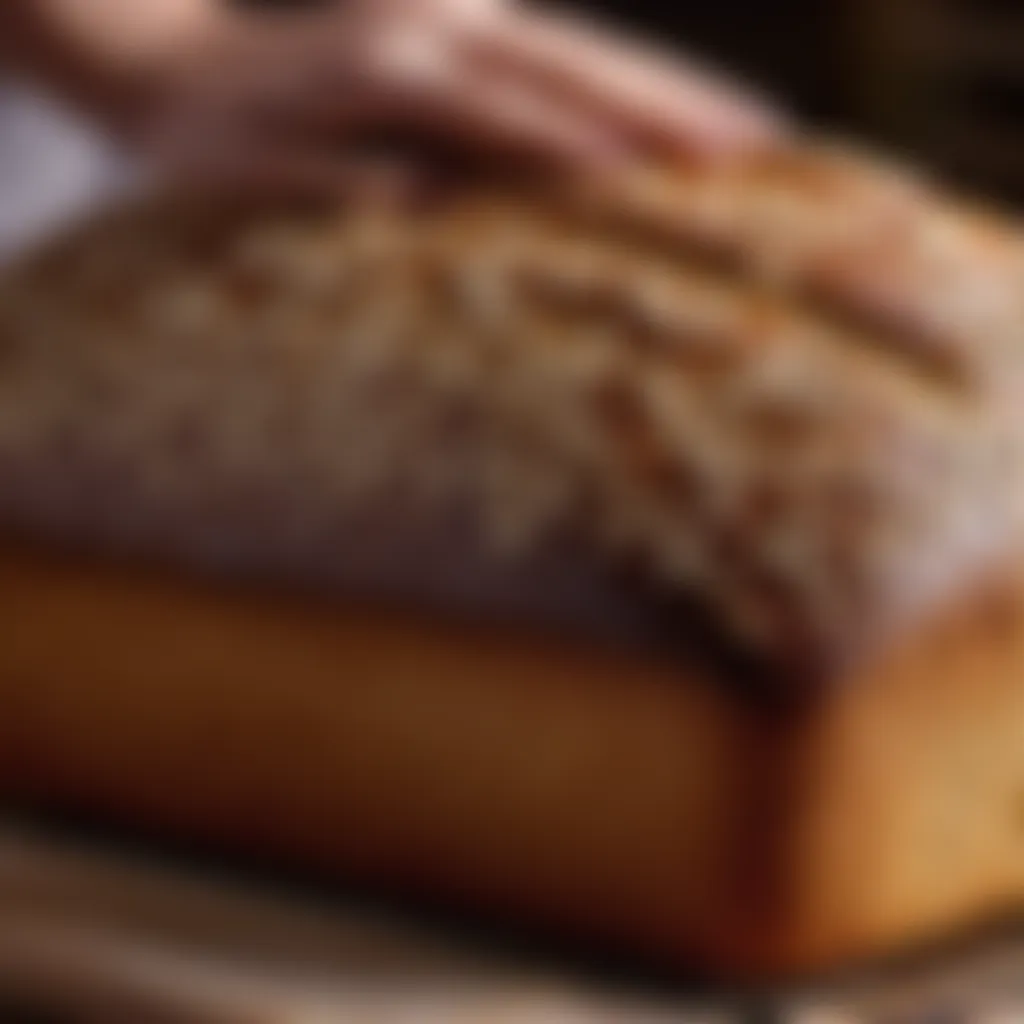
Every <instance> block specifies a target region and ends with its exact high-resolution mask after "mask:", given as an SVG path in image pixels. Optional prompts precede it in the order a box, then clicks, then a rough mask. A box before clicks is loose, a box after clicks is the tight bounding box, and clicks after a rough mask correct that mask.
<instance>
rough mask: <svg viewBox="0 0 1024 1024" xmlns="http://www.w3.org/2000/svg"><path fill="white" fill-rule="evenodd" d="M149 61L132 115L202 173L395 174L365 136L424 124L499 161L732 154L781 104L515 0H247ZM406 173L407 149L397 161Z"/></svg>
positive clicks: (224, 180) (304, 181)
mask: <svg viewBox="0 0 1024 1024" xmlns="http://www.w3.org/2000/svg"><path fill="white" fill-rule="evenodd" d="M197 24H199V25H202V26H203V29H202V31H197V32H195V33H193V34H192V35H186V36H184V37H182V36H180V35H179V37H177V44H176V45H175V46H174V47H171V48H169V51H168V52H167V53H165V54H163V55H162V58H161V59H159V60H155V61H153V62H152V64H151V67H150V73H149V81H148V82H147V83H146V84H145V87H144V88H143V89H142V90H141V91H140V92H139V94H138V95H139V97H141V101H140V102H138V103H137V104H136V105H135V106H134V109H133V110H132V114H131V117H130V118H129V119H128V120H127V121H126V123H125V127H126V130H127V132H128V134H129V135H130V136H131V137H132V138H133V139H134V141H136V142H137V143H138V144H139V145H141V146H143V147H145V148H148V149H151V150H154V151H156V152H157V153H158V154H159V155H160V157H161V158H162V161H163V162H164V164H165V165H169V166H171V167H172V168H173V169H174V170H176V171H177V172H178V173H179V174H184V175H187V176H190V177H192V178H197V179H199V180H201V181H204V182H207V183H209V182H216V183H220V184H230V185H232V186H245V187H253V186H255V187H259V188H266V187H269V188H270V189H273V190H278V189H283V190H300V191H337V190H339V189H341V190H344V189H346V188H350V187H357V188H363V187H364V186H366V185H367V184H370V185H380V184H382V183H385V182H392V181H393V180H394V178H393V177H392V176H388V175H386V174H384V173H382V171H383V170H385V169H383V168H382V166H381V164H380V162H379V159H376V158H375V159H374V160H372V161H367V159H366V158H365V154H363V155H360V154H362V150H361V148H360V143H362V142H365V141H366V140H367V138H379V137H380V136H382V135H383V136H385V137H391V138H399V139H415V140H417V141H419V142H425V143H427V145H428V147H436V148H438V149H441V150H444V151H445V152H450V151H453V150H455V151H458V152H459V153H462V154H466V155H469V156H470V157H473V158H480V157H483V158H484V159H485V160H488V161H491V162H494V163H498V164H500V165H501V166H509V165H513V166H518V165H524V166H526V165H531V166H532V165H537V166H550V167H554V168H590V167H593V166H595V165H598V166H600V165H606V164H610V163H614V162H616V161H619V160H622V159H626V158H634V157H645V156H647V157H655V156H661V157H662V158H670V157H673V156H682V157H687V158H691V159H701V158H703V159H708V158H728V157H731V156H734V155H737V154H742V153H745V152H747V151H749V150H750V149H752V148H757V147H761V146H764V145H769V144H771V143H772V142H773V140H774V139H776V138H777V137H778V136H779V134H780V132H781V130H782V129H781V126H780V122H779V119H778V118H777V117H776V116H775V115H774V114H773V113H771V112H770V111H769V110H768V109H767V108H766V107H764V106H763V105H762V104H761V103H760V102H759V101H758V100H756V99H755V98H753V97H752V96H749V95H746V94H744V93H743V92H742V91H740V90H739V89H737V88H735V87H734V86H732V85H731V84H729V83H727V82H724V81H722V80H720V79H718V78H716V77H714V76H713V75H711V74H710V73H708V72H706V71H701V70H698V69H697V68H696V67H694V66H692V65H689V64H687V63H685V62H680V61H679V60H675V59H671V58H669V57H667V56H664V55H659V54H656V53H655V52H653V51H652V50H650V49H646V48H643V47H640V46H638V45H636V44H632V43H627V42H624V41H622V40H620V39H619V38H618V37H616V36H614V35H612V34H610V33H607V32H605V31H602V30H600V29H598V28H596V27H594V26H591V25H590V24H588V23H584V22H581V21H579V20H574V19H572V18H568V17H563V16H556V15H554V14H550V13H544V12H542V11H537V10H534V9H531V8H526V7H522V6H519V5H518V4H514V3H510V2H502V0H345V2H344V3H342V4H340V5H339V6H338V7H337V8H332V9H330V10H326V11H325V10H320V11H317V12H307V13H304V14H299V13H290V14H287V15H270V14H263V15H234V16H230V17H228V16H225V17H224V18H223V19H221V20H219V21H216V22H215V21H210V20H207V21H203V20H200V21H199V22H198V23H197ZM387 170H390V171H391V172H393V173H395V174H399V175H401V173H402V172H403V171H405V170H408V167H407V166H406V165H396V166H391V167H390V168H387Z"/></svg>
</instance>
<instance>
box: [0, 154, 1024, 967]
mask: <svg viewBox="0 0 1024 1024" xmlns="http://www.w3.org/2000/svg"><path fill="white" fill-rule="evenodd" d="M1022 286H1024V241H1022V236H1021V235H1020V234H1018V233H1017V232H1016V230H1015V228H1014V227H1013V226H1012V225H1010V224H1009V223H1008V221H1007V219H1006V218H1004V217H1002V216H999V215H996V214H993V213H990V212H987V211H984V210H979V209H976V208H974V207H970V206H968V205H967V204H965V203H962V202H959V201H958V200H954V199H953V198H951V197H949V196H947V195H945V194H944V193H942V192H941V191H940V190H937V189H936V188H935V187H933V186H931V185H930V184H928V183H926V182H924V181H922V180H920V179H918V178H916V177H914V176H913V175H910V174H908V173H907V172H905V171H903V170H900V169H894V168H891V167H889V166H885V165H883V164H881V163H880V162H878V161H877V160H875V159H874V158H865V157H862V156H858V155H852V154H850V153H848V152H845V151H842V150H839V149H835V148H832V147H826V146H811V145H807V146H805V147H803V148H797V149H794V150H792V151H790V152H786V153H782V154H773V155H770V156H765V157H763V158H758V159H755V160H752V161H750V162H748V163H745V164H743V165H741V166H736V167H730V168H721V167H719V168H708V169H696V168H680V169H672V170H658V171H652V172H650V173H646V174H639V173H638V174H637V175H635V176H633V177H631V178H630V180H628V181H617V182H614V183H608V182H602V183H600V184H597V183H595V184H593V185H592V186H590V187H588V188H586V189H576V190H573V191H572V192H571V193H565V192H562V191H561V190H559V189H557V188H550V189H547V190H543V191H542V190H540V189H532V190H529V189H525V188H522V187H519V188H511V187H505V186H499V185H497V184H491V185H489V186H484V185H479V186H475V187H473V188H468V187H467V188H466V189H465V190H464V191H463V193H462V194H460V195H459V196H458V197H454V198H453V197H449V198H447V199H446V200H445V201H444V202H439V203H437V204H434V205H432V206H430V207H427V208H422V209H418V210H415V211H413V210H395V209H382V208H367V209H362V210H343V211H333V212H325V211H323V210H317V211H311V210H302V211H299V210H269V209H267V208H261V209H258V210H254V209H251V208H250V209H244V208H228V207H226V206H222V207H221V208H219V209H214V208H211V206H210V205H209V204H207V203H204V202H201V201H200V200H198V199H196V198H195V197H193V198H191V199H188V198H182V197H174V196H169V195H165V196H163V197H160V198H157V199H150V200H147V201H146V202H144V203H141V204H135V205H132V206H131V207H129V208H125V209H121V210H117V211H113V212H111V213H108V214H106V215H104V216H101V217H100V218H98V219H97V220H96V221H94V222H93V223H90V224H88V225H86V226H85V227H84V228H82V229H81V230H79V231H77V232H74V233H72V235H71V236H69V237H67V238H65V239H63V240H60V241H58V242H57V243H55V244H52V245H50V246H48V247H46V248H45V249H44V251H42V252H40V253H38V254H36V255H35V256H34V257H33V258H31V259H28V260H26V261H25V262H24V263H23V264H22V265H20V266H18V267H16V268H15V269H14V270H13V271H12V272H11V273H9V274H8V275H7V276H6V278H5V279H4V280H3V282H2V284H0V530H2V536H3V548H2V551H3V554H2V556H0V621H3V623H4V630H3V632H4V636H3V642H2V643H0V701H2V707H3V714H2V715H0V790H2V791H3V792H4V793H5V795H8V796H10V797H12V798H15V799H17V800H19V801H22V802H26V803H29V804H32V805H36V806H42V807H55V808H59V809H70V810H74V811H76V812H79V813H82V812H84V813H88V814H92V815H95V816H100V817H104V818H109V819H112V820H115V821H118V822H122V823H126V824H128V825H131V826H133V827H136V828H146V829H149V830H153V831H156V832H157V833H158V834H166V835H171V836H174V837H176V838H185V839H191V840H194V841H202V842H207V843H215V844H218V845H222V846H224V847H225V848H228V849H232V850H236V851H239V852H240V853H244V854H247V855H249V856H251V857H259V858H264V859H270V860H275V861H283V862H287V863H293V864H296V865H300V866H303V867H305V868H307V869H311V870H316V871H318V872H326V873H334V874H338V875H341V876H342V877H344V878H347V879H352V880H356V881H359V882H365V883H369V884H372V885H374V886H379V887H382V888H384V889H386V890H388V891H394V892H402V893H411V894H415V895H417V896H418V897H426V898H428V899H431V900H440V901H442V902H448V903H453V904H458V905H460V906H467V907H469V908H471V909H472V910H473V911H475V912H477V913H481V914H483V915H485V916H490V917H494V918H499V919H506V920H511V921H513V922H514V923H517V924H525V925H528V926H531V927H534V928H538V929H541V930H546V932H549V933H551V934H557V935H569V936H578V937H580V938H585V939H587V940H588V941H590V942H594V943H597V944H599V945H602V946H606V947H610V948H615V949H621V950H623V951H625V952H627V953H630V954H637V955H641V956H644V957H648V958H650V959H653V960H656V961H658V962H661V963H665V964H670V965H673V964H697V965H700V966H704V967H706V968H709V969H711V970H714V971H718V972H721V973H723V974H725V975H728V976H748V977H749V976H753V975H764V974H773V973H777V972H783V971H800V970H806V969H811V968H816V967H821V966H825V965H829V964H834V963H837V962H840V961H843V960H845V959H848V958H851V957H861V956H868V955H873V954H876V953H879V952H882V951H885V950H888V949H890V948H893V947H895V946H901V945H904V944H907V943H914V942H919V941H924V940H927V939H929V938H932V937H935V936H939V935H942V934H945V933H946V932H947V931H949V930H950V929H954V928H959V927H963V926H966V925H967V924H969V923H971V922H973V921H976V920H981V919H983V918H986V917H988V916H990V915H992V914H1002V913H1008V912H1010V911H1012V910H1013V909H1014V908H1015V904H1016V903H1017V902H1018V901H1020V902H1024V856H1022V854H1024V589H1022V587H1021V583H1022V582H1024V575H1022V573H1021V571H1020V569H1019V566H1021V565H1024V519H1022V512H1024V505H1022V500H1024V401H1022V399H1024V287H1022Z"/></svg>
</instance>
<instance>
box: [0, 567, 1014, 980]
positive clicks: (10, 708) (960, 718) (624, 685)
mask: <svg viewBox="0 0 1024 1024" xmlns="http://www.w3.org/2000/svg"><path fill="white" fill-rule="evenodd" d="M1022 613H1024V603H1022V602H1021V599H1020V595H1019V593H1018V594H1017V595H1015V596H1013V597H1012V598H1007V597H1005V596H1004V597H1002V598H1001V599H1000V602H999V603H998V604H997V603H994V599H989V600H988V601H987V602H981V601H980V600H979V601H974V602H972V603H971V607H970V609H969V610H966V611H960V612H958V613H957V615H956V616H954V617H953V618H952V619H951V620H950V621H947V622H945V623H943V625H942V628H941V629H937V630H936V632H935V633H933V634H932V635H931V636H930V637H929V638H928V640H927V641H926V642H922V643H919V644H915V645H913V646H911V647H908V648H907V649H906V650H905V651H902V652H900V653H899V655H898V656H895V657H894V658H893V659H892V660H890V661H888V662H887V663H886V664H884V665H880V666H878V667H877V668H876V669H875V670H873V671H872V673H870V674H869V675H868V676H865V677H861V678H857V679H855V680H851V683H852V684H853V685H850V686H847V687H844V688H842V689H839V690H833V691H831V692H829V693H828V695H827V696H822V698H821V699H820V700H818V701H815V702H813V703H811V704H807V705H805V706H804V708H803V709H802V710H801V711H800V712H799V713H797V712H795V711H794V710H788V711H786V712H784V713H780V711H779V710H778V709H775V708H770V707H767V706H760V707H757V706H756V705H753V704H752V703H751V702H750V701H749V700H746V699H743V698H742V697H740V696H739V695H738V694H737V693H736V692H732V691H730V690H729V689H728V688H723V687H721V686H720V685H716V684H715V683H714V681H713V680H712V679H710V678H708V676H707V673H706V670H704V669H702V668H700V667H698V666H695V665H693V664H690V665H687V664H686V663H685V662H681V661H680V660H679V659H678V658H676V659H668V660H658V659H648V660H645V659H643V658H639V657H637V656H636V655H635V654H630V655H625V654H621V653H620V654H615V653H612V652H605V653H603V654H601V653H596V652H595V651H594V649H593V648H592V647H589V646H587V645H576V644H573V643H571V642H566V641H557V640H553V639H551V638H540V637H538V636H536V635H531V634H530V633H529V632H528V631H527V632H526V633H523V632H522V631H520V630H511V631H504V630H500V629H499V630H495V631H483V632H481V631H480V630H479V629H466V628H463V627H459V626H454V625H452V624H451V623H448V624H445V623H443V622H437V621H432V620H431V619H430V617H429V616H423V615H420V616H416V615H409V614H405V613H397V614H396V613H394V612H387V611H382V610H378V611H374V610H372V609H367V608H366V607H365V606H363V607H360V606H356V607H346V606H338V605H337V604H336V603H334V602H326V603H325V602H321V601H313V602H309V601H303V600H299V599H296V598H295V597H294V596H281V595H276V596H275V595H273V594H263V595H258V594H253V593H251V592H247V591H240V590H236V589H232V588H227V589H218V588H211V587H208V586H202V585H199V584H196V583H194V582H188V581H182V580H181V579H180V578H175V577H174V576H170V577H168V576H165V575H161V574H159V573H157V574H153V573H147V572H142V571H140V570H137V569H129V568H117V567H111V566H110V565H109V563H98V564H97V563H88V562H86V563H83V562H82V561H81V560H78V559H68V558H62V557H54V556H53V555H45V556H44V555H41V554H39V553H26V552H25V551H24V550H21V551H11V550H6V551H4V552H3V555H2V557H0V614H2V615H3V619H4V622H5V624H6V627H5V643H4V644H3V646H2V647H0V700H2V703H3V706H4V708H5V714H4V716H3V719H2V722H0V788H2V789H3V791H4V793H5V795H6V796H7V797H9V798H17V799H18V800H19V801H21V802H23V803H26V802H27V803H28V804H30V805H33V806H36V807H43V808H50V809H54V810H59V811H64V812H67V811H74V812H76V813H78V814H86V815H91V816H93V817H97V818H99V819H103V820H108V821H115V822H120V823H121V824H122V826H123V825H130V826H131V827H133V828H136V829H143V830H149V831H151V832H154V833H155V834H158V835H165V836H175V837H177V838H178V839H179V840H183V841H192V842H196V843H201V844H207V845H213V846H215V847H220V848H223V849H225V850H229V851H235V852H236V853H241V854H244V855H246V856H247V857H249V858H250V859H253V858H255V859H263V860H264V861H266V862H267V863H270V864H283V865H290V866H292V867H293V868H302V869H305V870H311V871H313V872H314V873H318V874H321V875H323V876H324V877H341V878H344V879H346V880H348V881H350V882H351V881H356V882H360V883H365V884H367V885H369V886H371V887H376V888H379V889H382V890H384V891H387V892H390V893H395V892H404V893H407V894H413V895H415V896H417V897H420V898H426V899H428V900H433V901H436V900H440V901H441V902H445V903H448V904H450V905H455V904H457V905H459V906H460V907H465V908H468V909H470V910H472V911H474V912H476V913H479V914H482V915H483V916H484V917H488V918H490V919H497V920H505V921H509V922H512V923H514V924H516V925H517V926H522V925H524V924H525V925H526V926H527V927H528V928H532V929H534V930H535V932H536V933H538V934H539V933H543V934H546V935H556V936H563V937H566V938H571V939H574V940H576V941H582V942H585V943H588V944H590V945H591V946H593V947H596V948H598V949H606V950H615V951H619V952H622V953H626V954H628V955H630V956H634V957H635V956H638V955H639V956H641V957H642V958H645V959H647V960H648V961H650V962H652V963H657V964H661V965H664V966H666V967H669V968H671V969H676V968H685V969H688V970H690V969H692V968H693V967H694V966H695V965H696V966H699V967H701V968H703V969H704V970H706V971H708V972H710V973H712V974H714V975H717V976H720V977H722V978H725V979H728V980H733V981H734V980H737V979H745V980H757V979H762V980H763V979H765V978H778V977H780V976H785V975H790V976H795V975H798V974H804V973H806V972H811V971H818V970H823V969H826V968H832V967H836V966H841V965H846V964H848V963H849V962H850V961H851V960H857V959H862V958H870V957H875V956H878V955H882V954H885V953H889V952H891V951H892V950H894V949H897V948H903V947H906V946H909V945H916V944H918V943H926V942H930V941H933V940H937V939H939V938H943V937H945V936H946V935H947V934H948V933H949V932H950V931H951V930H956V929H960V928H966V927H968V926H970V925H972V924H974V923H976V922H980V921H983V920H985V919H986V918H987V917H989V916H990V915H992V914H1004V913H1007V912H1009V911H1010V910H1012V909H1013V908H1015V907H1017V906H1019V905H1020V902H1021V900H1022V898H1024V872H1022V869H1021V862H1020V857H1019V849H1020V843H1021V841H1022V840H1021V825H1020V798H1021V779H1022V778H1024V755H1022V754H1021V750H1024V744H1022V743H1021V739H1022V736H1021V731H1022V728H1021V725H1020V723H1021V722H1022V721H1024V693H1022V692H1021V686H1020V683H1019V680H1020V678H1021V669H1022V668H1024V643H1022V641H1021V640H1020V633H1021V630H1020V625H1021V619H1022ZM424 722H429V723H430V728H429V729H428V728H425V727H424Z"/></svg>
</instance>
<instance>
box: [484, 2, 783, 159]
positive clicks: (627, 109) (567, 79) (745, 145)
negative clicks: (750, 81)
mask: <svg viewBox="0 0 1024 1024" xmlns="http://www.w3.org/2000/svg"><path fill="white" fill-rule="evenodd" d="M477 45H478V48H479V52H480V55H481V58H482V59H483V60H484V61H486V62H487V63H488V64H489V65H490V66H491V67H492V68H494V67H499V66H500V67H504V68H506V69H507V70H509V71H510V72H511V73H514V74H517V75H519V76H522V77H525V78H532V79H533V80H535V81H536V82H538V83H542V84H543V86H544V87H545V88H546V89H547V90H548V92H549V94H551V95H552V96H553V97H555V98H557V99H558V100H560V101H561V102H563V103H572V104H574V106H575V108H576V109H577V110H578V111H579V112H580V115H581V116H584V115H586V116H589V117H591V118H594V119H597V120H598V121H599V122H600V123H602V124H604V125H606V126H607V128H608V129H609V130H615V131H617V132H619V133H621V134H623V135H624V136H625V137H627V138H630V139H632V140H633V141H634V142H635V143H639V144H640V145H645V144H646V145H647V146H649V147H654V148H661V149H669V150H676V151H679V152H685V153H689V154H695V155H708V156H713V155H723V154H726V155H727V154H730V153H739V152H744V151H747V150H750V149H754V148H758V147H763V146H766V145H771V144H772V143H773V142H774V141H775V140H776V139H778V138H779V137H781V136H782V135H784V133H785V129H784V125H783V123H782V118H781V117H780V116H779V115H778V114H776V113H775V112H774V111H772V110H770V109H769V108H768V107H767V105H765V104H764V103H762V102H761V101H760V100H758V99H756V98H755V97H754V96H752V95H746V94H743V93H742V92H741V91H740V90H739V89H738V88H736V87H734V86H732V85H731V84H729V83H727V82H725V81H724V80H719V79H717V78H715V77H714V76H713V75H711V74H710V73H708V72H703V71H698V70H697V69H696V68H694V67H691V66H688V65H686V64H683V63H682V62H676V61H672V60H669V59H667V58H664V57H659V56H658V55H656V54H655V53H654V52H652V51H647V50H644V49H643V48H641V47H637V46H635V45H631V44H629V43H627V42H624V41H622V40H621V39H619V38H617V37H615V36H613V35H611V34H610V33H605V32H602V31H600V30H599V29H596V28H594V27H591V26H590V25H587V24H585V23H582V22H579V21H574V20H571V19H566V18H556V17H553V16H545V15H541V14H536V13H531V12H512V13H511V14H510V17H509V18H508V19H507V20H506V22H505V23H504V24H502V25H501V27H500V31H497V32H493V33H491V34H490V35H489V36H486V37H482V38H480V39H479V40H478V41H477Z"/></svg>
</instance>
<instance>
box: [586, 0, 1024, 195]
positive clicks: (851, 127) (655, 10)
mask: <svg viewBox="0 0 1024 1024" xmlns="http://www.w3.org/2000/svg"><path fill="white" fill-rule="evenodd" d="M576 6H583V7H585V8H586V9H589V10H592V11H599V12H601V13H602V14H605V15H609V16H611V17H614V18H616V19H617V20H619V21H621V22H624V23H625V24H627V25H630V26H633V27H638V28H642V29H644V30H646V31H648V32H653V33H655V34H657V35H658V36H660V37H661V38H663V39H666V40H670V41H672V42H677V43H680V44H683V45H685V46H687V47H690V48H691V49H693V50H695V51H698V52H700V53H701V54H702V55H705V56H711V57H713V58H715V59H716V60H717V61H718V62H719V63H721V64H724V65H725V66H727V67H729V68H731V69H733V70H737V71H740V72H742V73H743V74H745V75H747V76H748V77H751V78H753V79H754V80H755V81H756V82H758V83H759V84H760V85H762V86H764V87H766V88H767V89H769V90H770V91H772V92H774V93H776V94H777V95H779V96H781V97H783V98H784V99H785V100H786V101H787V102H789V103H790V104H791V105H793V106H795V107H796V108H797V109H798V110H799V111H800V112H801V113H802V114H803V115H804V116H805V117H807V118H808V119H811V120H814V121H817V122H820V123H822V124H823V125H825V126H826V127H827V128H829V129H830V130H833V129H836V128H838V129H840V130H845V131H846V132H852V133H854V134H856V135H857V136H859V137H861V138H865V139H867V140H869V141H873V142H877V143H881V144H884V145H885V146H886V147H888V148H890V149H895V150H896V151H897V152H898V153H900V154H901V155H907V156H911V157H915V158H917V159H919V160H923V161H925V162H926V163H927V164H928V165H929V166H930V167H932V168H934V169H936V170H937V171H939V172H941V173H942V174H943V175H944V176H945V177H948V178H951V179H954V180H956V181H958V182H961V183H963V184H966V185H968V186H971V187H974V188H980V189H983V190H985V191H988V192H992V193H994V194H998V195H999V196H1001V197H1004V198H1006V199H1010V200H1012V201H1017V202H1020V201H1024V0H760V2H759V0H710V2H706V0H704V2H702V0H677V2H675V3H669V2H656V0H591V2H589V3H584V4H577V5H576Z"/></svg>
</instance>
